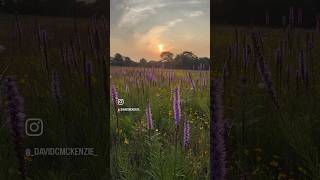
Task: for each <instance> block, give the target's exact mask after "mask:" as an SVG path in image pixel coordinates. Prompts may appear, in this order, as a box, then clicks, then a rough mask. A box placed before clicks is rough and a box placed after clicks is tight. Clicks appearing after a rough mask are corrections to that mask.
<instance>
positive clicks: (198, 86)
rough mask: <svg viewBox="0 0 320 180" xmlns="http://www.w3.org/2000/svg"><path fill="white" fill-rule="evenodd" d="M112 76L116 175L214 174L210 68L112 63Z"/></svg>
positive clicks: (174, 176)
mask: <svg viewBox="0 0 320 180" xmlns="http://www.w3.org/2000/svg"><path fill="white" fill-rule="evenodd" d="M110 81H111V84H112V85H111V97H112V98H111V99H112V100H111V101H112V102H111V104H112V105H111V107H110V120H111V129H110V131H111V136H112V139H113V142H112V149H111V174H112V178H114V179H208V178H209V152H210V137H209V135H210V134H209V120H210V119H209V117H210V116H209V114H210V110H209V105H210V104H209V103H210V99H209V93H210V91H209V88H210V87H209V86H208V85H209V84H210V83H209V71H202V70H194V71H193V70H171V69H164V68H143V67H140V68H130V67H111V80H110ZM118 99H123V100H124V104H123V105H119V104H117V101H118ZM124 108H139V111H134V112H130V111H129V112H126V111H123V110H122V109H124Z"/></svg>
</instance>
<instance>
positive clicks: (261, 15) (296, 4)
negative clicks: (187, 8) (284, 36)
mask: <svg viewBox="0 0 320 180" xmlns="http://www.w3.org/2000/svg"><path fill="white" fill-rule="evenodd" d="M211 2H212V3H213V9H212V14H213V17H214V21H215V23H219V24H235V25H237V24H246V25H250V24H251V25H253V24H254V25H257V24H258V25H265V24H266V15H268V16H269V23H270V25H273V26H281V25H282V24H283V20H284V18H286V21H287V22H288V21H289V20H288V18H289V12H290V10H289V9H290V7H292V8H293V9H294V12H293V14H294V17H295V20H296V21H297V20H298V16H300V15H301V16H302V19H303V24H302V25H303V26H314V25H315V23H316V20H317V19H318V18H319V14H318V13H319V12H320V1H319V0H215V1H211Z"/></svg>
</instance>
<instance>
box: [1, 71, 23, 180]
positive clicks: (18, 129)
mask: <svg viewBox="0 0 320 180" xmlns="http://www.w3.org/2000/svg"><path fill="white" fill-rule="evenodd" d="M3 93H4V97H5V98H6V102H7V103H6V109H7V119H8V122H9V123H10V131H11V137H12V142H13V144H14V146H15V151H16V156H17V159H18V163H19V171H20V173H21V177H22V179H26V162H25V160H24V150H23V136H24V124H25V114H24V99H23V97H21V96H20V93H19V90H18V87H17V84H16V81H15V78H14V77H7V78H6V79H5V80H4V83H3Z"/></svg>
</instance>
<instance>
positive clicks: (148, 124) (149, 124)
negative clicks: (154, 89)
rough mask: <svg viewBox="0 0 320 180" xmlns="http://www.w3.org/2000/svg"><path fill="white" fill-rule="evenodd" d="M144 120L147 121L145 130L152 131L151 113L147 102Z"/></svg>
mask: <svg viewBox="0 0 320 180" xmlns="http://www.w3.org/2000/svg"><path fill="white" fill-rule="evenodd" d="M146 119H147V128H148V129H153V122H152V112H151V106H150V101H149V100H148V102H147V107H146Z"/></svg>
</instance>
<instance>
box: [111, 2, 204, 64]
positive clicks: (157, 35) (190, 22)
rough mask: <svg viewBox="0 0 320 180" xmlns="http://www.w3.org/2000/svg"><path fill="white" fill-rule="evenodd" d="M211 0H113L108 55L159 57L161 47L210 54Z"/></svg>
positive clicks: (176, 50)
mask: <svg viewBox="0 0 320 180" xmlns="http://www.w3.org/2000/svg"><path fill="white" fill-rule="evenodd" d="M209 3H210V0H112V1H111V56H113V55H114V54H115V53H120V54H122V55H124V56H129V57H130V58H132V59H133V60H135V61H138V60H139V59H141V58H146V59H147V60H158V59H159V58H160V53H161V52H160V50H159V48H161V47H162V50H163V51H171V52H173V53H174V54H177V53H181V52H182V51H192V52H194V53H195V54H196V55H198V56H200V57H204V56H206V57H209V56H210V6H209Z"/></svg>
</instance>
